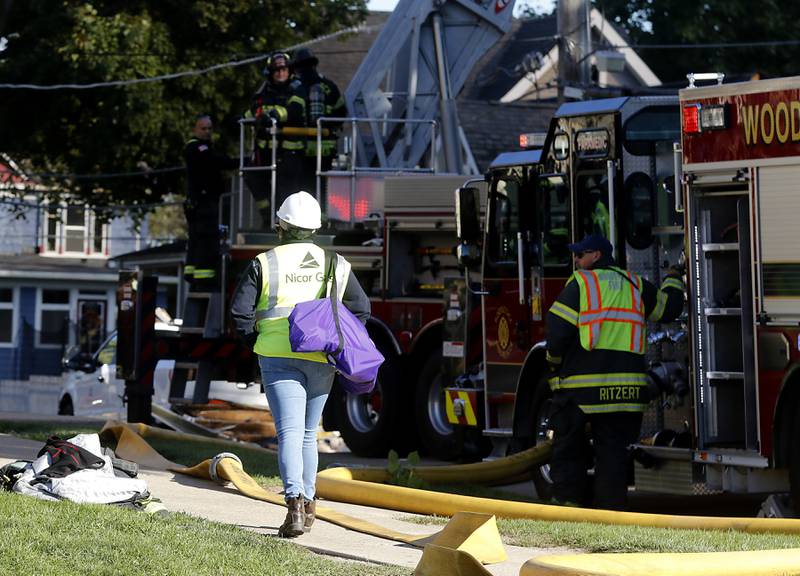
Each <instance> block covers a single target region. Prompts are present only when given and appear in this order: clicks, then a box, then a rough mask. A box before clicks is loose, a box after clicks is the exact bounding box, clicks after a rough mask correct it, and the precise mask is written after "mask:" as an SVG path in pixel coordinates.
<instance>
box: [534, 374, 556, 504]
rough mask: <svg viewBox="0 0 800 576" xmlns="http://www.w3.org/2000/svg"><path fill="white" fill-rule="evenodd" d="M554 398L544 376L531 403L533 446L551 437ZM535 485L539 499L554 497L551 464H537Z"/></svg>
mask: <svg viewBox="0 0 800 576" xmlns="http://www.w3.org/2000/svg"><path fill="white" fill-rule="evenodd" d="M552 400H553V391H552V390H550V386H549V385H548V383H547V378H546V377H543V378H541V379H540V380H539V382H538V384H537V385H536V391H535V392H534V394H533V403H532V405H531V426H532V427H533V430H532V433H531V438H532V441H533V446H536V445H537V444H541V443H542V442H544V441H545V440H547V439H549V438H550V436H551V435H552V434H551V433H550V424H549V414H550V404H551V402H552ZM531 475H532V476H533V485H534V486H535V487H536V494H537V496H538V497H539V500H541V501H543V502H546V501H549V500H550V499H551V498H552V497H553V481H552V480H551V479H550V464H549V463H545V464H542V465H541V466H537V467H536V468H534V469H533V471H532V472H531Z"/></svg>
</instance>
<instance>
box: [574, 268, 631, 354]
mask: <svg viewBox="0 0 800 576" xmlns="http://www.w3.org/2000/svg"><path fill="white" fill-rule="evenodd" d="M573 278H575V280H576V281H577V282H578V287H579V288H580V312H579V313H578V332H579V333H580V338H581V346H583V348H584V349H585V350H595V349H599V350H618V351H620V352H634V353H636V354H644V348H645V316H644V302H643V301H642V279H641V278H640V277H639V276H638V275H637V274H634V273H633V272H625V271H623V270H620V269H619V268H610V269H600V270H576V271H575V274H574V275H573Z"/></svg>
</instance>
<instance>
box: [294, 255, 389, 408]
mask: <svg viewBox="0 0 800 576" xmlns="http://www.w3.org/2000/svg"><path fill="white" fill-rule="evenodd" d="M336 258H337V257H336V254H333V255H332V256H331V261H330V265H329V267H328V272H327V273H326V279H325V282H324V283H323V287H322V294H324V293H325V289H326V287H327V282H328V278H332V288H331V295H330V297H329V298H318V299H316V300H309V301H307V302H300V303H299V304H297V305H296V306H295V307H294V310H292V313H291V314H290V315H289V342H290V344H291V346H292V350H293V351H294V352H325V353H326V354H327V355H328V361H329V362H330V363H331V364H333V365H334V366H335V367H336V370H338V372H339V373H340V374H341V375H342V385H343V386H344V389H345V390H346V391H347V392H349V393H350V394H366V393H367V392H371V391H372V389H373V388H374V387H375V380H376V378H377V377H378V369H379V368H380V367H381V364H382V363H383V361H384V358H383V355H382V354H381V353H380V352H379V351H378V349H377V348H376V347H375V343H374V342H373V341H372V340H371V339H370V337H369V334H368V333H367V329H366V327H365V326H364V325H363V324H362V323H361V321H360V320H359V319H358V318H356V317H355V316H354V315H353V313H352V312H350V310H348V309H347V308H346V307H344V306H342V305H341V302H339V300H338V298H337V297H336V295H337V293H338V291H337V286H336Z"/></svg>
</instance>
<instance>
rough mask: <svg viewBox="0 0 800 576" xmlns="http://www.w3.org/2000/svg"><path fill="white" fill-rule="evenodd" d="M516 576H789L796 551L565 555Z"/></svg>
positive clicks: (799, 554) (799, 561) (799, 563)
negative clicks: (644, 575) (643, 575)
mask: <svg viewBox="0 0 800 576" xmlns="http://www.w3.org/2000/svg"><path fill="white" fill-rule="evenodd" d="M519 574H520V576H554V575H559V576H610V575H614V576H640V575H642V574H646V575H647V576H676V575H677V576H714V575H724V576H754V575H757V576H790V575H791V574H800V549H792V550H757V551H751V552H704V553H691V554H582V555H576V554H565V555H552V556H539V557H538V558H533V559H531V560H528V561H527V562H526V563H525V565H524V566H523V567H522V569H521V570H520V571H519Z"/></svg>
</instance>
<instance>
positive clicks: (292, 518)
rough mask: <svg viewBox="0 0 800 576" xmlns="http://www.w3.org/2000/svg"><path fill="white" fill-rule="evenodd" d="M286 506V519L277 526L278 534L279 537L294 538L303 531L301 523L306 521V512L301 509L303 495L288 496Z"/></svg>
mask: <svg viewBox="0 0 800 576" xmlns="http://www.w3.org/2000/svg"><path fill="white" fill-rule="evenodd" d="M286 507H287V508H288V509H289V511H288V512H287V513H286V519H285V520H284V521H283V524H282V525H281V527H280V528H278V536H280V537H281V538H294V537H296V536H300V534H302V533H303V525H304V524H305V521H306V514H305V512H304V511H303V497H302V496H298V497H297V498H289V499H288V500H287V501H286Z"/></svg>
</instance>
